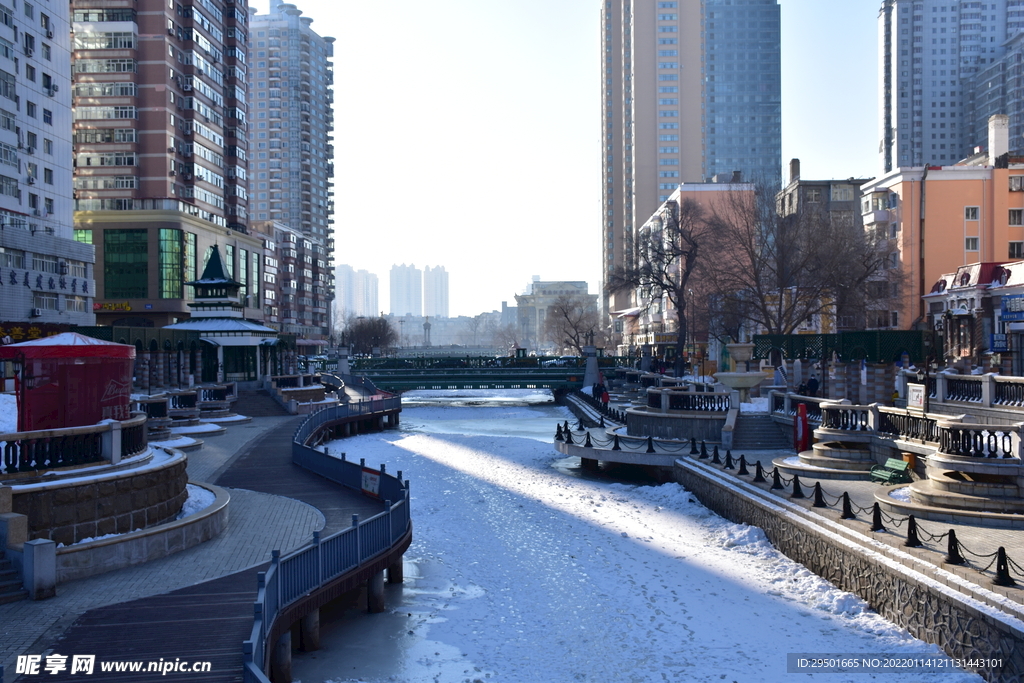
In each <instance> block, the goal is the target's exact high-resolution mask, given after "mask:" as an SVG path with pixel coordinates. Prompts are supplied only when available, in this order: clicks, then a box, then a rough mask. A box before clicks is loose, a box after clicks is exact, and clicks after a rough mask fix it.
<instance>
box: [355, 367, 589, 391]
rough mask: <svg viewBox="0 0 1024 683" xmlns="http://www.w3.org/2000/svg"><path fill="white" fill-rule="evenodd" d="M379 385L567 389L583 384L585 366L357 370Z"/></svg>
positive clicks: (395, 388)
mask: <svg viewBox="0 0 1024 683" xmlns="http://www.w3.org/2000/svg"><path fill="white" fill-rule="evenodd" d="M352 374H353V375H356V376H360V375H361V376H364V377H366V378H368V379H369V380H371V381H372V382H373V383H374V384H375V385H376V386H377V387H378V388H380V389H384V390H386V391H394V392H402V391H414V390H429V389H434V390H444V389H550V390H552V391H555V392H561V393H564V392H567V391H572V390H573V389H580V388H582V387H583V368H557V367H556V368H538V367H532V368H529V367H528V368H517V367H511V368H497V367H479V368H442V367H433V368H416V367H408V368H374V369H365V370H353V371H352Z"/></svg>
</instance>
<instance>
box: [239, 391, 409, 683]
mask: <svg viewBox="0 0 1024 683" xmlns="http://www.w3.org/2000/svg"><path fill="white" fill-rule="evenodd" d="M399 408H401V398H400V397H397V396H394V397H386V398H383V399H377V400H370V401H361V402H358V403H350V404H346V405H340V406H335V407H331V408H327V409H325V410H321V411H319V412H317V413H314V414H312V415H310V416H309V417H308V418H307V419H306V420H305V421H304V422H303V423H302V424H301V425H299V427H298V429H296V430H295V436H294V439H293V441H292V462H294V463H295V464H297V465H299V466H301V467H304V468H306V469H308V470H310V471H312V472H315V473H316V474H319V475H321V476H323V477H325V478H327V479H330V480H332V481H334V482H336V483H338V484H341V485H342V486H345V487H347V488H351V489H355V490H361V489H362V476H363V464H362V462H352V461H349V460H346V459H344V455H342V458H335V457H332V456H331V455H330V454H328V453H323V452H321V451H318V450H316V449H315V448H313V447H311V446H309V445H307V442H308V441H309V439H310V438H311V437H313V436H314V435H315V434H316V432H317V431H318V430H319V429H321V428H322V427H324V426H325V425H328V424H330V423H332V422H334V421H336V420H339V419H344V418H346V417H357V416H369V415H373V414H384V413H385V411H391V410H395V409H399ZM401 477H402V473H401V472H398V473H397V476H394V475H391V474H389V473H387V471H386V468H385V466H384V465H381V467H380V484H379V489H378V495H379V497H380V498H381V500H383V501H384V511H383V512H381V513H379V514H377V515H374V516H373V517H370V518H368V519H365V520H360V519H359V516H358V515H353V516H352V526H350V527H349V528H347V529H343V530H341V531H338V532H336V533H334V534H331V535H330V536H327V537H326V538H320V534H319V532H314V533H313V542H312V544H310V545H308V546H305V547H303V548H299V549H298V550H295V551H293V552H291V553H288V554H287V555H284V556H281V553H280V551H277V550H275V551H273V553H272V559H271V562H270V568H269V569H268V570H267V571H266V572H260V573H259V575H258V592H257V596H256V602H255V603H254V605H253V626H252V630H251V632H250V635H249V639H248V640H246V641H245V642H243V643H242V652H243V681H244V682H245V683H270V679H269V678H268V677H267V675H266V673H265V672H264V669H263V667H264V663H265V662H266V656H267V638H268V637H269V636H270V634H271V629H272V628H273V626H274V621H275V619H277V618H278V616H279V615H280V614H281V612H282V611H283V610H284V609H285V608H286V607H288V606H289V605H290V604H292V603H294V602H296V601H297V600H299V599H301V598H302V597H304V596H306V595H308V594H310V593H311V592H313V591H315V590H317V589H319V588H320V587H322V586H325V585H327V584H328V583H330V582H331V581H334V580H335V579H337V578H338V577H339V576H342V575H343V574H345V573H347V572H349V571H352V570H354V569H356V568H358V567H360V566H362V565H363V564H365V563H367V562H369V561H371V560H373V559H374V558H375V557H377V556H378V555H380V554H382V553H385V552H387V551H388V550H390V549H391V548H393V547H394V546H395V545H396V544H398V543H399V542H400V541H401V540H402V538H403V537H405V535H406V534H407V533H408V530H409V525H410V523H411V519H412V517H411V515H410V511H409V482H408V481H403V480H402V478H401Z"/></svg>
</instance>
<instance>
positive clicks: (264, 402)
mask: <svg viewBox="0 0 1024 683" xmlns="http://www.w3.org/2000/svg"><path fill="white" fill-rule="evenodd" d="M233 409H234V411H235V412H236V413H238V414H239V415H247V416H249V417H273V416H276V415H291V413H289V412H288V411H287V410H285V408H284V407H283V406H281V404H280V403H278V402H277V401H275V400H274V399H273V398H272V397H271V396H270V394H268V393H267V392H265V391H263V390H262V389H260V390H258V391H239V392H238V400H237V401H235V405H234V408H233Z"/></svg>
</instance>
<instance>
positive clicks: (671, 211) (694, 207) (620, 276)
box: [607, 199, 719, 376]
mask: <svg viewBox="0 0 1024 683" xmlns="http://www.w3.org/2000/svg"><path fill="white" fill-rule="evenodd" d="M713 230H714V226H713V225H712V224H711V223H710V222H709V221H708V220H707V216H706V212H705V210H704V208H703V207H702V206H701V205H700V204H698V203H697V202H695V201H694V200H692V199H685V200H683V202H682V203H681V204H680V203H677V202H675V201H671V200H670V201H667V202H665V203H664V204H662V206H661V208H660V209H659V210H658V212H657V213H655V214H654V215H653V216H652V217H651V218H650V220H648V221H647V222H646V223H645V224H644V225H643V227H642V228H640V230H639V231H637V234H636V237H635V238H634V240H633V242H634V243H633V244H631V245H627V250H628V253H629V256H628V257H627V259H626V263H625V264H624V265H622V266H620V267H617V268H615V269H614V270H613V271H612V273H611V274H610V277H609V279H608V284H607V287H608V290H609V291H610V292H619V291H624V290H637V292H638V296H637V299H638V301H639V302H640V303H641V304H642V305H644V306H646V307H647V308H648V310H650V308H651V307H652V306H658V307H663V308H664V309H667V310H664V311H662V312H663V313H664V314H666V315H667V314H669V311H671V314H672V315H674V316H675V320H676V358H675V373H676V376H681V375H682V373H683V352H684V350H685V346H686V339H687V332H688V330H687V325H688V320H687V303H688V296H689V291H690V289H692V287H691V277H692V276H693V275H694V272H695V269H696V268H697V265H698V263H699V262H700V260H701V259H702V258H704V257H705V252H706V251H708V250H709V249H710V248H711V247H712V245H714V244H715V243H716V242H718V241H719V240H718V238H717V236H716V235H714V233H713ZM708 255H710V254H708Z"/></svg>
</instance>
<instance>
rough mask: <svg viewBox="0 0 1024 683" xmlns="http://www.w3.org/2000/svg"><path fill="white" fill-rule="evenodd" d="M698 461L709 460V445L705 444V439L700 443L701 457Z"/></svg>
mask: <svg viewBox="0 0 1024 683" xmlns="http://www.w3.org/2000/svg"><path fill="white" fill-rule="evenodd" d="M698 459H699V460H707V459H708V445H707V444H706V443H704V440H703V439H701V442H700V455H699V456H698Z"/></svg>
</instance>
